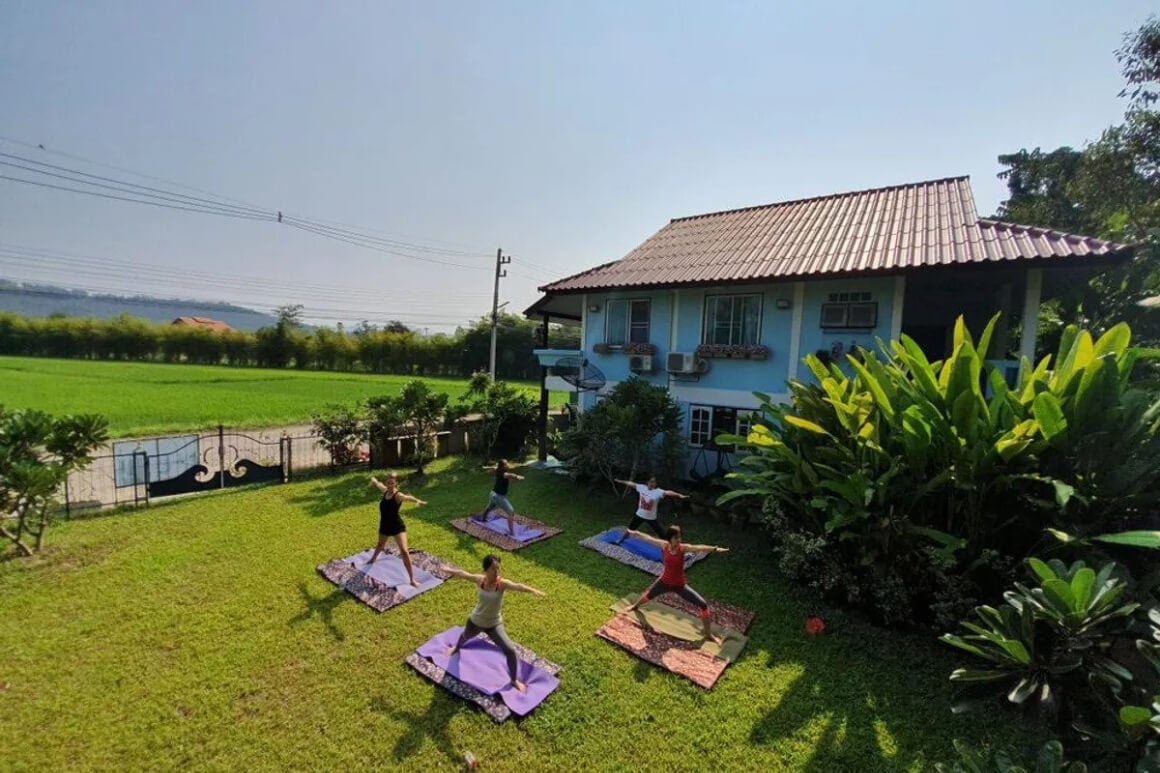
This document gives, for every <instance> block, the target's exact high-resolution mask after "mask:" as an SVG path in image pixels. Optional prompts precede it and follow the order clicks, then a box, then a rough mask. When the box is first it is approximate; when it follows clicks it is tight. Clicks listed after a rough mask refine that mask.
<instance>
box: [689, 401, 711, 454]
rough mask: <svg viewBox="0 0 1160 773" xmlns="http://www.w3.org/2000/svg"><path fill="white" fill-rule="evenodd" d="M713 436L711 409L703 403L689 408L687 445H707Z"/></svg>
mask: <svg viewBox="0 0 1160 773" xmlns="http://www.w3.org/2000/svg"><path fill="white" fill-rule="evenodd" d="M712 437H713V409H712V408H709V407H708V406H705V405H694V406H692V407H690V408H689V445H691V446H704V445H708V444H709V441H710V440H711V439H712Z"/></svg>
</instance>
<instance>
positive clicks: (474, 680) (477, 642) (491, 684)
mask: <svg viewBox="0 0 1160 773" xmlns="http://www.w3.org/2000/svg"><path fill="white" fill-rule="evenodd" d="M461 633H463V628H462V626H456V627H454V628H449V629H447V630H446V631H444V632H443V633H440V634H437V635H435V636H433V637H432V638H430V639H428V640H427V641H426V642H425V643H424V644H423V645H422V646H420V647H419V648H418V649H416V650H415V652H417V653H418V654H419V655H421V656H423V657H424V658H426V659H428V660H430V661H431V662H432V663H434V664H435V665H436V666H438V667H439V668H441V669H443V670H444V671H445V672H446V673H447V674H448V675H450V676H453V677H455V678H456V679H458V680H459V681H461V682H463V683H464V684H467V685H469V686H471V687H473V688H475V689H476V690H478V691H479V692H481V693H484V694H485V695H498V696H499V697H500V698H501V699H502V700H503V702H504V704H505V705H506V706H507V707H508V708H509V709H511V711H512V713H514V714H517V715H518V716H521V717H522V716H524V715H526V714H527V713H528V712H530V711H531V710H532V709H534V708H535V707H536V706H539V705H540V704H541V703H543V702H544V699H545V698H547V697H548V696H549V695H550V694H552V692H554V691H555V689H556V688H557V687H559V686H560V680H559V679H557V678H556V677H555V676H553V675H552V674H550V673H548V672H547V671H545V670H543V669H541V668H537V667H536V666H533V665H532V664H531V663H528V662H526V661H524V660H520V663H519V678H520V681H522V682H523V683H524V684H526V685H527V687H528V689H527V691H526V692H522V693H521V692H520V691H518V690H516V689H515V687H513V686H512V685H511V675H510V674H509V673H508V666H507V658H505V657H504V654H503V651H502V650H501V649H500V648H499V647H497V646H496V645H495V644H493V643H492V642H491V640H490V639H488V638H487V636H486V634H481V635H479V636H476V637H475V638H474V639H471V640H469V641H468V642H467V643H466V644H464V645H463V648H462V649H460V650H459V653H458V654H457V655H456V656H455V657H451V658H449V657H448V656H447V648H448V647H451V646H452V645H454V644H455V642H456V641H457V640H458V639H459V635H460V634H461Z"/></svg>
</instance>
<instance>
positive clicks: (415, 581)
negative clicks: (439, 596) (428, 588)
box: [411, 580, 419, 588]
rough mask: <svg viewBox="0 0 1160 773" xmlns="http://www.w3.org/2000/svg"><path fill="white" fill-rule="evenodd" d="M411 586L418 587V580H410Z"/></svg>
mask: <svg viewBox="0 0 1160 773" xmlns="http://www.w3.org/2000/svg"><path fill="white" fill-rule="evenodd" d="M411 587H412V588H418V587H419V581H418V580H411Z"/></svg>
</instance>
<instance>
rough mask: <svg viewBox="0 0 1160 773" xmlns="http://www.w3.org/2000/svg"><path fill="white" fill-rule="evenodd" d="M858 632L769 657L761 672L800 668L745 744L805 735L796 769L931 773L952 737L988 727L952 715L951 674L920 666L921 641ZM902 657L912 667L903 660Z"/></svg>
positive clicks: (948, 751)
mask: <svg viewBox="0 0 1160 773" xmlns="http://www.w3.org/2000/svg"><path fill="white" fill-rule="evenodd" d="M858 627H861V626H856V627H855V629H853V630H848V631H846V632H844V633H843V634H842V636H843V639H841V640H840V639H838V638H837V637H833V638H831V637H826V639H811V638H807V637H805V635H804V634H803V635H802V639H801V640H800V644H799V645H798V646H796V647H794V648H793V653H792V655H791V656H789V657H778V656H777V655H775V654H772V653H771V654H770V655H769V659H768V662H767V663H766V667H767V668H770V669H774V668H779V667H783V666H785V667H795V666H796V667H800V668H801V669H802V670H801V673H800V674H799V675H797V676H796V677H795V678H793V679H792V681H790V682H789V683H788V686H787V688H786V689H785V691H784V692H783V693H782V694H781V695H780V696H779V698H778V700H777V702H776V705H774V706H773V707H772V708H770V709H769V710H768V711H767V712H766V713H765V715H764V716H763V717H762V718H761V719H760V720H758V721H757V722H756V723H755V724H754V725H753V727H752V729H751V731H750V734H749V742H750V743H751V744H752V745H754V746H766V747H773V748H777V747H779V746H783V745H785V744H786V743H788V742H792V741H793V739H795V738H802V737H811V738H812V739H813V740H812V741H811V747H812V748H811V750H810V753H809V755H808V758H806V759H805V760H804V762H803V764H802V766H801V767H800V770H803V771H812V772H814V773H829V771H834V770H900V769H907V768H912V767H914V766H915V765H916V764H919V763H921V767H922V769H924V770H930V769H932V768H933V766H934V763H935V762H941V761H949V760H951V759H953V758H954V751H953V749H952V747H951V739H952V738H953V737H954V736H956V735H957V736H978V735H979V734H980V733H985V732H986V730H987V728H986V727H985V725H986V724H988V723H984V722H979V721H978V719H977V718H976V719H974V720H962V719H957V718H954V717H953V716H952V714H951V711H950V705H951V704H950V692H949V689H944V687H943V686H944V685H945V684H946V683H947V676H948V675H949V673H950V669H949V668H948V669H947V671H946V672H945V673H939V671H938V669H937V668H931V666H930V664H929V662H928V663H927V664H925V665H919V663H920V662H921V661H924V660H927V661H929V658H925V657H923V655H922V654H921V653H922V649H925V648H926V647H928V646H930V645H929V643H928V642H925V641H923V642H919V641H917V639H916V638H915V637H913V636H910V635H905V634H899V637H898V638H897V639H894V638H893V637H892V635H891V634H890V632H887V631H881V630H875V631H870V632H869V636H864V635H863V634H865V633H867V631H860V630H857V628H858ZM855 639H857V640H858V641H857V642H855V641H854V640H855ZM751 641H752V640H751ZM767 646H768V644H767ZM912 648H919V649H918V650H914V649H912ZM855 650H858V651H859V654H858V655H857V656H855V654H854V653H855ZM908 652H911V653H913V654H914V655H915V656H916V657H915V661H916V662H915V663H910V662H908V657H907V654H908ZM859 661H861V662H859ZM819 725H821V727H820V728H819ZM981 726H982V727H981Z"/></svg>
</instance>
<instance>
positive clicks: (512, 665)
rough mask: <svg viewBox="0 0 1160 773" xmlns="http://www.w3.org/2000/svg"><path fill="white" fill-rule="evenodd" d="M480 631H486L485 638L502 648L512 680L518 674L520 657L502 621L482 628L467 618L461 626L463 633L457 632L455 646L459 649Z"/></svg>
mask: <svg viewBox="0 0 1160 773" xmlns="http://www.w3.org/2000/svg"><path fill="white" fill-rule="evenodd" d="M481 633H486V634H487V638H489V639H491V640H492V641H493V642H495V646H497V647H499V648H500V649H501V650H503V654H504V655H505V656H506V657H507V664H508V672H509V673H511V675H512V681H513V682H514V681H515V680H516V679H517V678H518V677H519V675H520V671H519V668H520V659H519V657H518V656H517V655H516V645H515V644H513V643H512V640H511V639H509V638H508V635H507V631H505V630H504V628H503V623H500V624H499V625H497V626H495V627H494V628H484V627H483V626H479V625H476V624H475V623H473V622H471V620H470V619H468V621H467V624H466V625H464V626H463V633H461V634H459V641H458V642H457V643H456V644H455V648H456V649H459V648H460V647H462V646H463V645H464V644H466V643H467V640H468V639H474V638H475V637H476V636H479V635H480V634H481Z"/></svg>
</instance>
